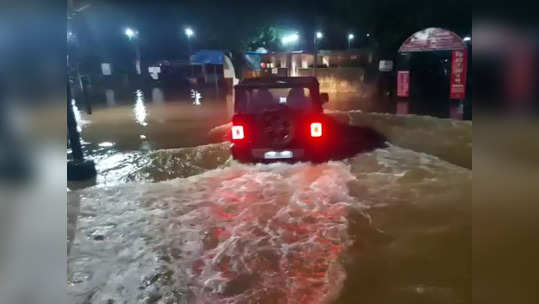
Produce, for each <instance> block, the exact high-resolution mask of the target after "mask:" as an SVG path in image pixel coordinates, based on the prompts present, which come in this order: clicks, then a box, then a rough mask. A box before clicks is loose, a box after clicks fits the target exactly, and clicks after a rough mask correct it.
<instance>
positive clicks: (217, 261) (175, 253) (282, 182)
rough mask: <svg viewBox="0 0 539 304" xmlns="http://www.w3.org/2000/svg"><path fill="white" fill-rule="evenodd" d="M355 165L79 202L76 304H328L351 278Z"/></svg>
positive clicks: (302, 168)
mask: <svg viewBox="0 0 539 304" xmlns="http://www.w3.org/2000/svg"><path fill="white" fill-rule="evenodd" d="M353 179H354V177H353V176H352V175H351V173H350V167H349V166H348V165H345V164H344V163H343V162H330V163H326V164H320V165H311V164H306V163H300V164H294V165H289V164H282V163H277V164H270V165H251V166H247V165H238V164H235V165H233V166H232V167H229V168H225V169H216V170H211V171H208V172H206V173H204V174H201V175H196V176H192V177H189V178H182V179H175V180H172V181H167V182H162V183H155V184H143V185H136V184H131V185H126V186H120V187H114V188H110V190H107V191H104V189H103V188H101V189H96V188H94V189H88V190H84V191H81V192H79V195H80V197H81V215H80V216H79V220H78V223H77V225H78V226H77V230H76V236H75V241H74V243H73V246H72V249H71V253H70V257H69V262H68V264H69V265H68V266H69V282H68V293H69V294H70V296H71V300H72V301H71V302H72V303H85V301H86V302H90V303H102V302H104V303H107V302H106V301H108V300H113V301H114V303H124V302H126V303H325V302H327V301H328V300H331V298H333V297H335V296H336V295H337V294H338V292H339V290H340V288H341V286H342V282H343V281H344V278H345V273H344V271H343V269H342V268H341V266H340V264H339V257H340V255H341V253H342V251H343V249H345V248H346V246H347V245H348V242H349V239H348V235H347V228H348V221H347V211H348V208H349V206H351V204H354V205H355V206H357V205H358V204H359V203H358V202H355V203H353V201H354V199H353V198H352V197H351V196H350V195H349V194H348V189H347V183H348V182H349V181H351V180H353Z"/></svg>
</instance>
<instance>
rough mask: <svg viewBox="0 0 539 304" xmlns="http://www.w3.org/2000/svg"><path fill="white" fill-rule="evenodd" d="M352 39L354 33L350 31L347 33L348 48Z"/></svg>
mask: <svg viewBox="0 0 539 304" xmlns="http://www.w3.org/2000/svg"><path fill="white" fill-rule="evenodd" d="M352 40H354V34H352V33H350V34H348V48H350V44H351V43H352Z"/></svg>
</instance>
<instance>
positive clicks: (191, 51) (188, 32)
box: [183, 26, 195, 77]
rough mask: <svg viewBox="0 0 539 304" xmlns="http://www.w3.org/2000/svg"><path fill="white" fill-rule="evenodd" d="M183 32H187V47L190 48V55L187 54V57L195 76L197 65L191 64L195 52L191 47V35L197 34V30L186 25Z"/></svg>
mask: <svg viewBox="0 0 539 304" xmlns="http://www.w3.org/2000/svg"><path fill="white" fill-rule="evenodd" d="M183 32H184V33H185V36H186V37H187V47H188V48H189V55H187V58H188V60H189V65H191V74H192V76H193V77H194V76H195V75H194V74H195V67H194V66H193V65H192V64H191V55H192V54H193V49H192V48H191V37H193V36H194V35H195V31H193V29H192V28H191V27H190V26H188V27H186V28H185V29H184V30H183Z"/></svg>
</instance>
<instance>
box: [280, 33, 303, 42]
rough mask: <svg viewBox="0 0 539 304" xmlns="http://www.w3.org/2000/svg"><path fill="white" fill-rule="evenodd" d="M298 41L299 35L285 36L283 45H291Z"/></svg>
mask: <svg viewBox="0 0 539 304" xmlns="http://www.w3.org/2000/svg"><path fill="white" fill-rule="evenodd" d="M298 40H299V35H298V33H294V34H290V35H287V36H284V37H283V38H281V42H282V43H283V44H289V43H292V42H297V41H298Z"/></svg>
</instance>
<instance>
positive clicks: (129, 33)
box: [124, 27, 142, 75]
mask: <svg viewBox="0 0 539 304" xmlns="http://www.w3.org/2000/svg"><path fill="white" fill-rule="evenodd" d="M124 34H125V35H126V36H127V39H129V40H130V41H131V40H134V41H133V44H134V46H135V70H136V71H137V74H138V75H140V74H141V73H142V72H141V69H140V46H139V44H138V39H135V38H137V36H138V31H137V30H134V29H132V28H130V27H128V28H126V29H125V31H124Z"/></svg>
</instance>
